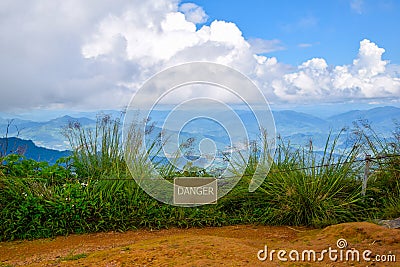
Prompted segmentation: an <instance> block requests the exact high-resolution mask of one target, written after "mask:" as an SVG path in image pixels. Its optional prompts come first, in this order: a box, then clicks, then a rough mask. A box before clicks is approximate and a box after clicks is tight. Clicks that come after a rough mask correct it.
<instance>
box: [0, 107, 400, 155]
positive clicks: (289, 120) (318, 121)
mask: <svg viewBox="0 0 400 267" xmlns="http://www.w3.org/2000/svg"><path fill="white" fill-rule="evenodd" d="M87 114H88V115H89V114H90V117H91V118H88V117H78V118H75V117H72V116H69V115H65V116H62V117H59V118H55V119H51V120H48V121H44V122H43V121H42V122H36V121H30V120H22V119H18V118H17V119H14V120H13V121H12V123H11V124H10V126H9V127H8V137H16V136H18V137H19V138H21V139H25V140H32V141H33V143H34V145H36V146H41V147H44V148H48V149H55V150H66V149H70V146H69V143H68V142H67V139H66V138H65V136H64V135H63V134H62V129H63V128H64V127H66V126H67V125H68V123H70V122H79V123H80V124H81V125H82V126H84V127H94V126H95V124H96V120H95V119H94V118H95V116H94V113H93V112H92V113H87ZM103 114H113V116H114V117H118V114H121V113H120V112H118V111H113V112H107V113H106V112H103ZM167 114H168V111H153V112H152V113H151V114H150V115H151V118H152V120H153V121H155V123H156V128H155V129H156V130H157V129H158V128H160V127H161V126H162V122H163V120H165V118H166V115H167ZM238 115H239V117H240V118H241V119H242V120H251V114H250V112H247V113H246V112H245V111H240V112H238ZM273 115H274V120H275V125H276V133H277V135H279V136H280V137H282V139H284V140H286V141H288V140H290V142H291V144H294V145H300V146H302V145H307V144H308V143H309V142H310V140H312V141H313V145H314V147H315V148H316V149H317V150H318V149H321V148H322V147H323V146H324V145H325V142H326V139H327V137H328V135H329V133H332V134H333V135H335V134H337V133H338V132H339V131H340V130H341V129H343V128H344V127H349V128H352V127H353V122H354V121H357V120H360V119H361V120H367V121H368V123H369V124H370V125H371V127H372V128H373V129H374V130H375V131H377V132H378V133H380V134H382V135H383V136H391V135H392V132H393V130H394V129H395V127H396V124H395V122H396V121H398V122H400V121H399V119H400V108H397V107H392V106H386V107H377V108H373V109H369V110H353V111H348V112H344V113H340V114H338V115H334V116H331V117H328V118H325V119H323V118H320V117H318V115H310V114H307V113H302V112H297V111H293V110H280V111H273ZM118 118H119V117H118ZM9 122H10V120H9V119H3V118H1V117H0V137H5V135H6V130H7V124H8V123H9ZM223 123H226V124H229V123H232V121H224V122H223ZM209 125H210V124H207V123H206V122H204V123H203V125H199V127H198V128H197V127H187V128H184V129H183V132H182V137H183V139H185V138H188V137H190V136H193V137H194V138H195V139H198V141H200V140H201V139H203V138H211V139H213V140H214V141H216V142H217V146H218V147H221V144H223V143H224V142H229V136H227V135H226V132H224V131H221V128H218V127H217V126H215V127H214V128H213V127H210V126H209ZM192 126H193V125H192ZM199 129H201V130H202V131H203V130H205V132H202V131H199ZM257 130H258V129H257V127H254V125H252V126H251V127H249V132H250V134H255V133H257ZM155 132H158V131H155ZM174 133H176V132H174ZM154 136H155V135H154ZM253 136H254V135H253ZM345 139H346V134H345V135H344V136H343V138H342V140H341V142H340V144H339V146H342V147H343V146H346V145H347V143H346V140H345ZM181 140H182V139H181ZM196 143H197V142H196ZM28 147H32V146H31V145H29V146H28Z"/></svg>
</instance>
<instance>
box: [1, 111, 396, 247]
mask: <svg viewBox="0 0 400 267" xmlns="http://www.w3.org/2000/svg"><path fill="white" fill-rule="evenodd" d="M64 130H65V133H66V136H67V137H68V138H69V140H70V142H71V146H72V147H73V148H74V152H73V155H72V156H71V157H67V158H62V159H60V160H59V161H58V162H57V164H55V165H49V164H48V163H46V162H36V161H33V160H29V159H26V158H24V157H23V156H20V155H7V156H5V157H3V158H1V159H0V161H1V162H2V164H1V165H0V166H1V169H0V240H14V239H33V238H41V237H52V236H56V235H67V234H71V233H88V232H99V231H110V230H112V231H126V230H129V229H137V228H156V229H158V228H168V227H204V226H222V225H233V224H247V223H254V224H273V225H307V226H314V227H322V226H325V225H329V224H335V223H339V222H346V221H358V220H366V219H369V218H372V217H381V218H394V217H398V216H400V214H399V210H400V206H399V199H400V191H399V189H400V182H399V166H400V164H399V160H400V158H399V157H395V156H396V155H398V154H399V151H398V147H399V144H400V142H399V139H391V140H390V141H387V140H383V139H382V138H380V137H379V136H378V135H375V136H374V135H373V134H366V132H365V131H361V130H360V129H357V131H355V132H354V138H353V140H352V142H351V143H349V144H350V145H349V147H348V148H347V149H345V150H341V151H340V152H341V153H338V151H339V148H338V147H337V141H338V139H339V137H340V134H339V135H338V136H336V137H335V138H332V137H329V138H328V140H327V142H326V146H325V150H324V153H323V154H322V155H320V154H318V153H317V152H316V151H314V148H313V146H312V141H310V143H309V144H308V145H307V146H306V147H297V148H296V147H295V146H293V145H291V144H290V143H284V142H283V141H281V140H280V143H279V144H278V147H277V151H276V155H275V161H274V163H273V164H272V166H271V170H270V172H269V174H268V176H267V177H266V179H265V181H264V182H263V183H262V185H261V187H260V188H259V189H258V190H257V191H255V192H254V193H249V192H248V188H249V182H250V180H251V177H252V175H253V174H254V170H255V169H256V166H257V165H256V162H257V159H258V157H264V156H265V155H260V154H259V153H257V150H253V151H254V152H255V153H253V154H252V155H250V159H251V160H250V162H249V163H247V165H246V166H244V167H245V168H244V169H245V170H246V171H245V175H244V177H242V179H241V180H240V181H239V183H238V184H237V185H236V187H235V188H234V189H233V190H232V191H231V192H230V193H229V194H227V195H226V196H224V197H223V198H221V199H219V200H218V204H216V205H206V206H201V207H196V208H183V207H174V206H170V205H166V204H163V203H160V202H158V201H157V200H155V199H153V198H151V197H150V196H149V195H147V194H146V193H145V192H144V191H143V190H142V189H141V188H140V187H139V186H138V184H137V183H136V181H135V180H134V179H133V178H132V175H131V174H130V172H129V171H128V170H127V166H126V164H125V161H124V157H123V154H122V147H121V140H120V121H119V120H114V119H112V118H110V117H102V118H101V117H99V119H98V125H97V126H96V128H95V129H91V130H90V129H84V128H83V127H81V126H80V125H79V124H74V123H70V124H69V125H68V127H67V128H66V129H64ZM128 134H129V138H130V140H131V141H130V143H129V144H128V148H129V149H130V152H132V153H131V154H130V155H134V157H132V158H130V159H127V160H134V163H135V165H134V168H133V175H142V174H143V173H145V172H151V171H153V169H152V168H153V167H152V166H150V165H148V160H146V159H147V158H148V157H149V156H150V155H154V153H153V152H151V151H150V149H154V150H155V152H157V149H159V144H156V143H154V145H150V146H149V148H148V149H147V150H146V151H142V150H140V145H141V143H140V142H141V139H142V136H141V135H140V132H139V131H137V128H135V125H132V129H131V130H130V131H129V132H128ZM341 134H343V133H341ZM373 138H375V139H373ZM393 140H397V141H395V142H394V141H393ZM126 149H127V148H126ZM365 151H369V152H371V153H373V154H372V156H373V157H374V158H378V156H379V155H381V156H382V155H383V154H382V153H385V155H386V156H388V155H392V156H393V157H386V156H385V157H383V156H382V157H381V158H379V159H378V160H377V161H376V162H373V165H374V168H373V170H372V173H371V178H370V181H369V184H368V188H367V189H368V190H367V194H366V196H365V197H362V196H361V195H360V191H361V188H360V187H361V178H362V174H363V172H364V170H363V166H364V163H363V162H361V161H360V158H361V159H362V158H363V155H364V153H365ZM235 164H237V163H235ZM243 164H246V163H243ZM159 168H160V170H161V171H162V173H163V176H164V177H166V178H171V177H174V176H209V175H210V174H208V173H207V172H206V171H205V170H203V169H198V168H194V167H192V166H187V168H185V169H184V170H181V171H179V170H176V169H173V168H172V167H171V166H159ZM163 168H164V169H163Z"/></svg>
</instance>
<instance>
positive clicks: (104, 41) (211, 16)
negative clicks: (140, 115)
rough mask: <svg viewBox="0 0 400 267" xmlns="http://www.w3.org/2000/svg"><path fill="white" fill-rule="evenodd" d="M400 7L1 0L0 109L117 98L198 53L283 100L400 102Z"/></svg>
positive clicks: (378, 3)
mask: <svg viewBox="0 0 400 267" xmlns="http://www.w3.org/2000/svg"><path fill="white" fill-rule="evenodd" d="M399 12H400V2H399V1H394V0H392V1H391V0H374V1H373V0H330V1H289V0H284V1H261V0H255V1H228V0H218V1H211V0H193V1H178V0H152V1H142V0H116V1H105V0H104V1H99V0H87V1H81V0H64V1H55V0H41V1H39V0H32V1H28V2H27V1H24V0H2V1H1V2H0V36H1V38H0V58H1V61H0V88H1V95H2V97H1V98H0V112H8V113H14V114H17V113H25V114H26V113H30V112H32V113H33V112H36V113H37V112H43V111H46V110H51V111H53V112H54V113H56V111H62V110H82V111H86V110H97V109H121V108H122V107H124V106H126V105H127V104H128V103H129V99H131V97H132V95H134V94H135V92H137V90H138V89H139V88H140V87H141V86H142V85H143V83H144V82H145V81H146V80H147V79H149V78H150V77H151V76H152V75H155V74H156V73H158V72H159V71H162V70H163V69H165V68H167V67H171V66H174V65H177V64H182V63H186V62H191V61H210V62H216V63H220V64H224V65H227V66H230V67H232V68H235V69H237V70H239V71H241V72H242V73H243V74H245V75H247V76H248V77H250V78H251V79H252V80H253V81H254V82H255V83H256V84H257V86H258V87H259V88H260V90H261V91H262V92H263V94H264V95H265V97H266V98H267V99H268V101H269V102H270V104H272V105H273V106H275V107H278V108H289V109H290V108H294V107H302V106H303V107H306V109H307V107H309V106H310V105H315V104H316V103H318V104H324V105H328V106H331V107H332V105H333V106H335V105H340V106H341V107H343V106H348V108H347V109H351V108H352V107H360V106H362V107H365V108H367V107H369V106H376V105H395V106H399V105H400V102H399V99H400V51H399V47H400V37H399V35H398V34H397V32H398V29H397V28H398V25H400V17H399V16H398V14H400V13H399ZM196 96H198V94H197V93H196V90H190V89H188V91H187V94H185V95H182V99H177V101H182V100H184V99H185V98H195V97H196ZM149 97H151V95H150V94H149Z"/></svg>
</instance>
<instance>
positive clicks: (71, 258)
mask: <svg viewBox="0 0 400 267" xmlns="http://www.w3.org/2000/svg"><path fill="white" fill-rule="evenodd" d="M87 256H88V255H87V254H85V253H81V254H75V255H68V256H66V257H64V258H61V259H60V261H75V260H79V259H84V258H86V257H87Z"/></svg>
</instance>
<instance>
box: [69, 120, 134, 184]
mask: <svg viewBox="0 0 400 267" xmlns="http://www.w3.org/2000/svg"><path fill="white" fill-rule="evenodd" d="M120 130H121V122H120V119H119V118H112V117H111V116H110V115H107V114H106V115H104V114H100V115H98V117H97V121H96V125H95V127H94V128H90V127H83V126H82V125H81V124H80V123H79V122H74V121H71V122H69V124H68V125H67V126H66V127H65V128H64V131H63V133H64V136H65V137H66V138H67V139H68V141H69V143H70V145H71V148H72V151H73V154H72V160H73V166H74V168H75V172H76V174H77V176H78V177H80V178H93V177H94V178H100V177H116V178H118V177H125V176H126V175H127V168H126V164H125V161H124V159H123V153H122V142H121V131H120Z"/></svg>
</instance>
